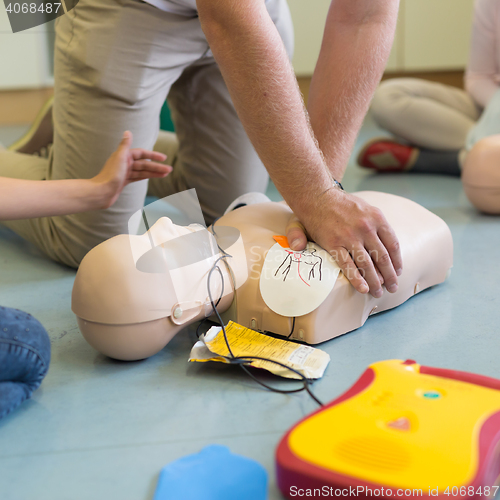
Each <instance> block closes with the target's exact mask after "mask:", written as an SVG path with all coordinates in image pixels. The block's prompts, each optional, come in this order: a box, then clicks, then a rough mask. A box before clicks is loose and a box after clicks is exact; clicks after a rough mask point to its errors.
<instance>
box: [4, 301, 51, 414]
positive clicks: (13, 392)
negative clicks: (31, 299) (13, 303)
mask: <svg viewBox="0 0 500 500" xmlns="http://www.w3.org/2000/svg"><path fill="white" fill-rule="evenodd" d="M49 363H50V340H49V336H48V335H47V332H46V331H45V328H44V327H43V326H42V325H41V324H40V323H39V322H38V321H37V320H36V319H35V318H33V316H31V315H30V314H27V313H25V312H22V311H18V310H17V309H9V308H7V307H0V418H2V417H4V416H5V415H7V414H8V413H10V412H11V411H12V410H14V409H15V408H17V407H18V406H19V405H20V404H21V403H22V402H23V401H24V400H25V399H28V398H30V397H31V395H32V394H33V391H34V390H35V389H37V388H38V386H39V385H40V384H41V383H42V380H43V378H44V377H45V375H46V374H47V371H48V369H49Z"/></svg>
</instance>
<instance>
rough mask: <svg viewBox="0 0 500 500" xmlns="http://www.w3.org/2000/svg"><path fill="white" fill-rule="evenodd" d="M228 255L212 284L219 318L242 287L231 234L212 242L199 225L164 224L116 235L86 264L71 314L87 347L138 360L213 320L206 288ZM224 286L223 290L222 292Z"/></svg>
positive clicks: (242, 271) (239, 256)
mask: <svg viewBox="0 0 500 500" xmlns="http://www.w3.org/2000/svg"><path fill="white" fill-rule="evenodd" d="M218 245H219V246H220V247H221V248H223V249H224V250H227V252H228V253H229V254H230V255H231V257H228V258H227V263H228V264H229V265H230V267H231V270H232V273H233V276H231V275H230V272H229V267H228V266H227V265H226V264H225V263H224V262H223V261H219V263H218V268H219V269H220V273H219V272H213V273H212V275H211V278H210V290H211V293H212V297H213V299H214V300H215V301H216V300H217V299H218V298H219V297H220V296H221V295H222V300H221V302H220V304H219V308H220V309H221V310H225V309H227V307H229V305H230V303H231V300H232V296H233V291H234V289H233V279H234V280H235V281H234V282H235V284H236V286H239V285H241V283H243V282H244V281H245V280H246V276H247V266H246V261H245V250H244V248H243V243H242V242H241V238H239V233H238V232H237V231H236V230H234V229H233V228H218V230H217V241H216V239H215V238H214V237H213V236H212V234H211V233H210V232H209V231H208V230H207V229H206V228H205V227H203V226H201V225H199V224H192V225H190V226H187V227H184V226H179V225H176V224H174V223H173V222H172V221H171V220H170V219H169V218H167V217H162V218H160V219H159V220H158V221H157V222H156V224H154V226H153V227H152V228H151V229H150V230H149V231H148V232H146V233H145V234H143V235H140V236H135V235H119V236H115V237H114V238H111V239H109V240H107V241H105V242H103V243H101V244H100V245H98V246H97V247H95V248H94V249H92V250H91V251H90V252H89V253H88V254H87V255H86V256H85V258H84V259H83V261H82V263H81V265H80V268H79V270H78V273H77V276H76V279H75V284H74V287H73V295H72V309H73V312H74V313H75V314H76V316H77V321H78V325H79V327H80V330H81V332H82V334H83V336H84V337H85V339H86V340H87V341H88V342H89V344H91V345H92V346H93V347H94V348H95V349H97V350H98V351H100V352H102V353H103V354H106V355H108V356H110V357H112V358H116V359H122V360H134V359H143V358H147V357H149V356H152V355H153V354H156V353H157V352H158V351H160V350H161V349H163V347H165V345H166V344H167V343H168V342H169V341H170V339H171V338H172V337H173V336H174V335H175V334H176V333H177V332H178V331H179V330H181V329H182V328H183V327H184V326H186V325H187V324H189V323H192V322H193V321H195V320H197V319H201V318H205V317H207V316H209V315H211V314H212V305H211V301H210V298H209V294H208V288H207V281H208V276H209V273H210V270H211V269H212V268H213V266H214V263H215V262H216V260H217V259H219V258H220V257H222V253H221V252H220V250H219V247H218ZM222 283H224V285H223V287H224V288H223V289H222Z"/></svg>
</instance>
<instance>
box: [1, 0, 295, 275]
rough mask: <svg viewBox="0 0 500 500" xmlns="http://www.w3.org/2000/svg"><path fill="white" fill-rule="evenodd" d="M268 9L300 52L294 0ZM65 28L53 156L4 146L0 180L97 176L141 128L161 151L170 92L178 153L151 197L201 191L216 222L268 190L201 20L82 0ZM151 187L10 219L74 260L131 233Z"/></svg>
mask: <svg viewBox="0 0 500 500" xmlns="http://www.w3.org/2000/svg"><path fill="white" fill-rule="evenodd" d="M267 6H268V11H269V13H270V15H271V17H272V19H273V21H274V22H275V24H276V26H277V28H278V30H279V32H280V34H281V36H282V38H283V41H284V43H285V46H286V47H287V50H288V51H289V53H290V55H291V52H292V47H293V30H292V23H291V17H290V13H289V10H288V6H287V4H286V1H285V0H270V1H268V2H267ZM56 35H57V36H56V48H55V89H54V91H55V101H54V109H53V121H54V145H53V149H52V153H51V157H50V159H49V160H44V159H40V158H37V157H32V156H27V155H22V154H18V153H12V152H8V151H0V177H1V176H4V177H15V178H23V179H74V178H91V177H93V176H94V175H96V174H97V173H98V172H99V171H100V169H101V168H102V166H103V165H104V163H105V161H106V159H107V158H108V157H109V155H110V154H111V153H112V152H113V151H114V150H115V148H116V147H117V145H118V144H119V142H120V139H121V137H122V134H123V132H124V131H125V130H130V131H132V133H133V135H134V143H133V147H142V148H146V149H152V148H153V146H154V145H155V142H156V139H157V136H158V130H159V116H160V110H161V107H162V105H163V103H164V102H165V98H166V97H167V95H168V101H169V105H170V108H171V111H172V118H173V121H174V123H175V126H176V132H177V136H178V139H179V150H178V154H177V157H176V160H175V162H174V171H173V172H172V173H171V174H170V175H169V176H168V177H166V178H165V179H160V180H155V181H150V193H151V194H154V195H157V196H160V197H163V196H168V195H170V194H173V193H176V192H179V191H182V190H185V189H190V188H195V189H196V191H197V194H198V198H199V200H200V203H201V207H202V210H203V213H204V216H205V218H206V221H207V223H210V222H212V221H213V220H214V219H215V218H216V217H218V216H220V215H222V213H223V212H224V210H225V209H226V207H227V206H228V205H229V203H230V202H231V201H232V200H233V199H235V198H236V197H237V196H239V195H241V194H243V193H245V192H249V191H261V192H263V191H265V189H266V187H267V183H268V175H267V172H266V170H265V168H264V166H263V164H262V162H261V161H260V160H259V158H258V156H257V154H256V152H255V150H254V148H253V146H252V144H251V143H250V141H249V139H248V137H247V135H246V133H245V130H244V129H243V126H242V125H241V123H240V121H239V119H238V117H237V114H236V111H235V109H234V107H233V104H232V102H231V99H230V96H229V93H228V91H227V88H226V85H225V83H224V80H223V78H222V75H221V73H220V71H219V68H218V66H217V64H216V63H215V60H214V58H213V56H212V55H211V52H210V50H209V47H208V44H207V41H206V39H205V36H204V34H203V31H202V29H201V26H200V22H199V19H198V17H192V18H189V17H184V16H178V15H175V14H170V13H167V12H163V11H161V10H159V9H157V8H155V7H153V6H151V5H150V4H147V3H145V2H142V1H139V0H80V2H79V3H78V5H77V6H76V7H75V8H74V9H73V10H72V11H70V12H69V13H68V14H67V15H64V16H62V17H61V18H60V19H59V21H58V23H57V28H56ZM167 142H168V141H167ZM158 146H159V148H160V149H162V141H159V143H158ZM166 153H167V154H168V151H166ZM147 189H148V183H147V181H143V182H139V183H134V184H131V185H129V186H127V187H126V188H125V189H124V191H123V193H122V194H121V196H120V197H119V199H118V201H117V202H116V203H115V205H113V207H111V208H109V209H107V210H99V211H93V212H87V213H84V214H76V215H69V216H64V217H47V218H41V219H30V220H21V221H10V222H7V223H5V225H6V226H8V227H9V228H11V229H13V230H14V231H15V232H16V233H18V234H19V235H21V236H22V237H24V238H26V239H27V240H29V241H31V242H33V243H34V244H35V245H36V246H38V247H39V248H40V249H41V250H42V251H43V252H44V253H45V254H47V255H48V256H49V257H50V258H52V259H54V260H56V261H59V262H62V263H64V264H67V265H69V266H73V267H77V266H78V265H79V263H80V261H81V260H82V258H83V257H84V256H85V254H86V253H87V252H88V251H89V250H90V249H91V248H93V247H94V246H95V245H97V244H99V243H100V242H102V241H104V240H105V239H107V238H110V237H112V236H114V235H116V234H121V233H126V232H127V230H128V228H127V223H128V219H129V218H130V216H131V215H132V214H133V213H135V212H136V211H137V210H139V209H141V208H142V206H143V204H144V198H145V195H146V192H147Z"/></svg>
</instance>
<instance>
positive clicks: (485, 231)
mask: <svg viewBox="0 0 500 500" xmlns="http://www.w3.org/2000/svg"><path fill="white" fill-rule="evenodd" d="M374 134H377V130H376V129H375V127H374V126H373V124H372V123H370V121H369V120H368V122H367V123H366V124H365V126H364V128H363V131H362V134H361V139H362V140H366V138H367V137H369V136H371V135H374ZM362 140H360V141H359V143H360V142H362ZM0 141H3V142H5V143H7V142H8V141H7V140H6V139H4V138H3V137H2V135H1V130H0ZM359 143H358V147H359ZM344 185H345V187H346V189H348V190H349V191H357V190H377V191H386V192H390V193H396V194H399V195H403V196H406V197H408V198H411V199H413V200H415V201H417V202H419V203H421V204H422V205H424V206H425V207H427V208H428V209H430V210H432V211H433V212H435V213H436V214H438V215H439V216H440V217H442V218H443V219H444V220H445V221H446V222H447V223H448V225H449V226H450V228H451V230H452V233H453V237H454V242H455V266H454V269H453V272H452V274H451V277H450V279H449V280H448V281H447V282H446V283H445V284H443V285H441V286H438V287H435V288H433V289H431V290H428V291H425V292H423V293H421V294H419V295H417V296H416V297H414V298H412V299H411V300H410V301H408V302H407V303H405V304H403V305H402V306H400V307H399V308H397V309H395V310H392V311H389V312H387V313H383V314H379V315H377V316H375V317H372V318H370V319H369V320H368V322H367V323H366V324H365V326H364V327H362V328H360V329H359V330H357V331H355V332H352V333H349V334H347V335H344V336H342V337H339V338H337V339H335V340H332V341H330V342H327V343H325V344H323V345H322V346H321V347H322V348H323V349H324V350H326V351H327V352H328V353H329V354H330V356H331V363H330V365H329V367H328V369H327V371H326V374H325V376H324V377H323V379H322V380H320V381H318V382H317V383H315V384H314V391H315V392H316V394H317V395H318V397H319V398H320V399H322V400H324V401H328V400H331V399H333V398H334V397H336V396H337V395H339V394H340V393H341V392H343V391H344V390H345V389H347V388H348V387H349V386H351V385H352V384H353V383H354V381H355V380H356V379H357V377H358V376H359V375H360V374H361V373H362V371H363V370H364V369H365V368H366V367H367V366H368V365H369V364H370V363H373V362H375V361H379V360H383V359H391V358H401V359H405V358H413V359H416V360H417V361H418V362H420V363H423V364H427V365H431V366H432V365H434V366H441V367H445V368H454V369H458V370H466V371H472V372H477V373H481V374H484V375H489V376H493V377H496V376H498V375H499V362H498V351H499V348H500V332H499V325H500V301H499V296H498V290H499V286H498V280H499V278H500V271H499V267H498V256H499V251H498V249H499V248H500V231H499V227H500V219H498V218H495V217H488V216H484V215H480V214H479V213H478V212H476V211H475V210H474V209H473V208H472V206H471V205H470V204H469V203H468V201H467V199H466V198H465V195H464V194H463V191H462V188H461V184H460V181H459V180H458V179H455V178H445V177H441V176H426V175H413V176H412V175H384V176H377V175H371V174H370V173H367V172H364V171H363V170H361V169H360V168H358V167H356V166H354V165H351V166H349V168H348V170H347V174H346V176H345V179H344ZM270 192H271V194H272V196H273V197H274V199H276V196H277V193H276V191H275V190H274V191H273V189H272V188H270ZM74 276H75V272H74V271H73V270H70V269H67V268H64V267H62V266H59V265H57V264H54V263H53V262H50V261H48V260H47V259H45V258H44V257H43V256H42V255H40V254H39V252H38V251H37V250H36V249H34V248H33V247H32V246H31V245H29V244H27V243H25V242H23V241H22V240H21V239H20V238H18V237H16V236H15V235H14V234H13V233H11V232H9V231H8V230H6V229H3V228H0V304H2V305H4V306H10V307H16V308H19V309H24V310H26V311H29V312H30V313H32V314H33V315H34V316H35V317H37V318H38V319H39V320H40V321H41V322H42V323H43V324H44V325H45V326H46V328H47V329H48V331H49V333H50V336H51V339H52V364H51V368H50V371H49V373H48V376H47V378H46V379H45V381H44V382H43V384H42V386H41V388H40V389H39V390H38V391H37V392H36V393H35V394H34V397H33V399H32V400H30V401H28V402H26V403H25V404H24V405H23V406H22V407H21V408H20V409H19V410H18V411H16V412H15V413H13V414H12V415H10V416H9V417H7V418H5V419H4V420H2V421H0V499H1V500H28V499H35V498H36V499H37V500H90V499H91V500H111V499H113V500H114V499H120V500H150V499H152V497H153V492H154V489H155V484H156V481H157V478H158V473H159V471H160V469H161V468H162V467H163V466H164V465H165V464H167V463H168V462H170V461H172V460H175V459H177V458H179V457H182V456H183V455H186V454H189V453H194V452H197V451H198V450H200V449H201V448H202V447H203V446H205V445H207V444H210V443H219V444H224V445H227V446H229V447H230V448H231V450H232V451H233V452H236V453H239V454H242V455H245V456H248V457H251V458H254V459H256V460H258V461H259V462H260V463H262V464H263V465H264V466H265V467H266V469H267V470H268V472H269V479H270V489H269V499H270V500H277V499H280V498H281V496H280V494H279V492H278V490H277V488H276V485H275V477H274V451H275V447H276V445H277V443H278V441H279V439H280V437H281V436H282V435H283V433H284V432H285V431H286V430H287V429H288V428H289V427H290V426H291V425H292V424H293V423H295V422H296V421H297V420H299V419H300V418H301V417H303V416H304V415H306V414H307V413H308V412H310V411H312V410H314V409H315V408H316V405H315V403H314V402H313V401H312V400H311V399H310V398H309V397H308V396H307V395H306V394H298V395H294V396H285V395H280V394H274V393H269V392H266V391H265V390H262V389H261V388H259V387H257V386H255V385H254V384H253V383H252V382H251V381H250V380H249V379H248V378H247V377H246V376H245V375H244V374H242V373H240V371H238V369H236V367H227V366H218V365H217V366H210V365H207V364H201V365H194V364H188V362H187V358H188V355H189V351H190V349H191V346H192V345H193V343H194V341H195V335H194V332H193V330H192V329H191V330H189V331H184V332H182V333H180V334H178V335H177V336H176V337H175V338H174V339H173V340H172V342H171V343H170V344H169V345H168V346H167V347H166V348H165V349H164V350H163V351H162V352H160V353H159V354H157V355H156V356H154V357H153V358H151V359H149V360H146V361H141V362H134V363H123V362H116V361H112V360H110V359H107V358H106V357H104V356H102V355H100V354H98V353H97V352H95V351H94V350H93V349H92V348H91V347H90V346H89V345H88V344H87V343H86V342H85V340H84V339H83V338H82V336H81V335H80V333H79V331H78V328H77V325H76V321H75V318H74V316H73V314H72V312H71V310H70V302H71V287H72V284H73V279H74ZM335 432H341V429H335Z"/></svg>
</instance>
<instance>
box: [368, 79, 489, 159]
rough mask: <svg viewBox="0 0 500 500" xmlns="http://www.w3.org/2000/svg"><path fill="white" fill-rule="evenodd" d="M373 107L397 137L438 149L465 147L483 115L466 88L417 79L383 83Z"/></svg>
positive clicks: (380, 120)
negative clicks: (472, 129) (472, 130)
mask: <svg viewBox="0 0 500 500" xmlns="http://www.w3.org/2000/svg"><path fill="white" fill-rule="evenodd" d="M370 109H371V112H372V114H373V117H374V118H375V121H376V122H377V123H378V124H379V125H380V126H381V127H382V128H384V129H386V130H388V131H389V132H391V133H392V134H394V135H395V136H397V137H399V138H401V139H403V140H405V141H407V142H409V143H410V144H412V145H415V146H419V147H422V148H428V149H438V150H459V149H462V148H463V147H464V146H465V141H466V137H467V134H468V133H469V130H470V129H471V128H472V127H473V126H474V125H475V123H476V121H477V120H478V119H479V116H480V114H481V112H480V109H479V108H478V106H477V105H476V104H475V102H474V101H473V99H472V97H471V96H470V95H469V94H468V93H467V92H465V91H464V90H460V89H458V88H455V87H451V86H449V85H443V84H440V83H434V82H429V81H427V80H420V79H417V78H395V79H393V80H386V81H384V82H382V83H381V84H380V86H379V88H378V89H377V91H376V92H375V96H374V98H373V101H372V105H371V108H370Z"/></svg>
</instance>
